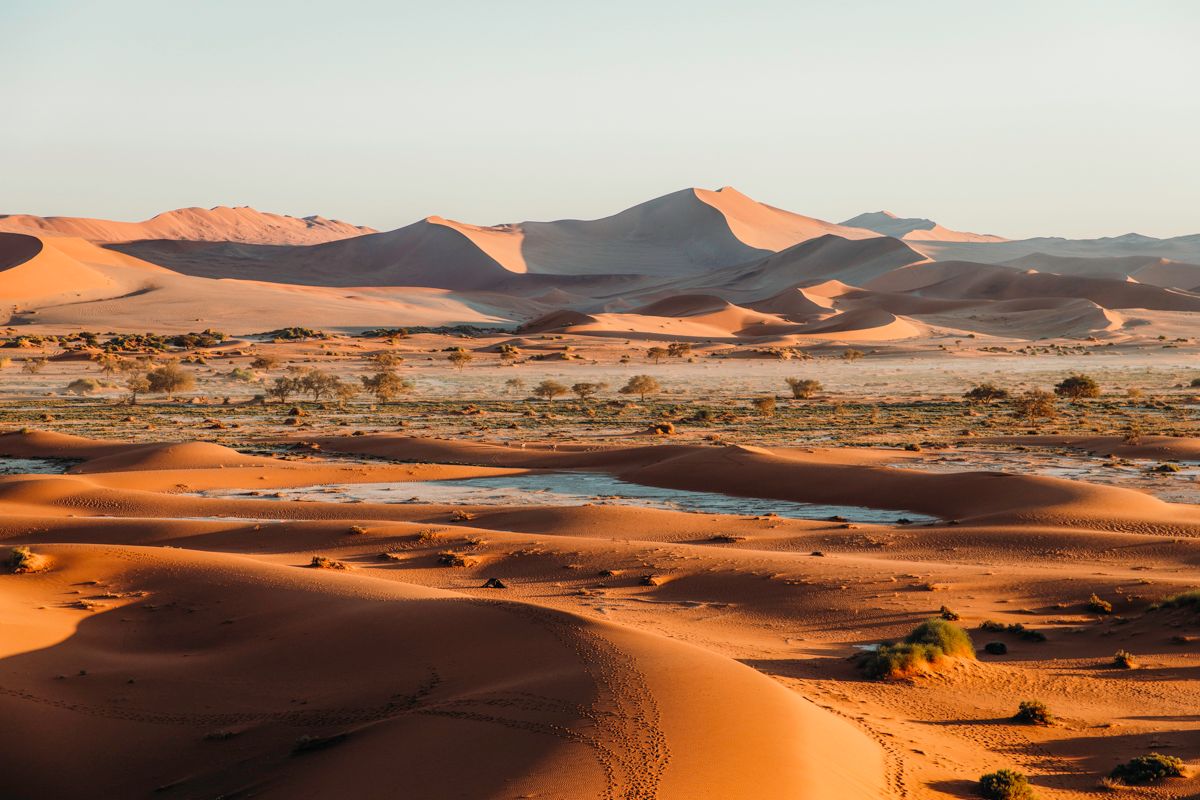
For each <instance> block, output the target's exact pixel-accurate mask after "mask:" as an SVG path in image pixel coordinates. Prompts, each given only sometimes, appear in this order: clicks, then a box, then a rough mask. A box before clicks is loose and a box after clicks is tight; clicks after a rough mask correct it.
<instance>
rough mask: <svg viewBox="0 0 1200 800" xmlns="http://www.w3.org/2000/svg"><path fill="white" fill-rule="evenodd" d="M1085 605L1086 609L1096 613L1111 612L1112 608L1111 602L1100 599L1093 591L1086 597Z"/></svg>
mask: <svg viewBox="0 0 1200 800" xmlns="http://www.w3.org/2000/svg"><path fill="white" fill-rule="evenodd" d="M1087 607H1088V611H1091V612H1093V613H1096V614H1111V613H1112V610H1113V607H1112V603H1110V602H1108V601H1107V600H1104V599H1102V598H1101V597H1100V596H1099V595H1098V594H1095V593H1094V592H1093V593H1092V596H1091V597H1089V598H1088V603H1087Z"/></svg>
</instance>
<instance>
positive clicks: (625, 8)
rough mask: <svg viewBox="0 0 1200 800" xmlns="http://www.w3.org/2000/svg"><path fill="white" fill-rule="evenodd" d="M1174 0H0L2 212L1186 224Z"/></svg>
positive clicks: (1184, 70)
mask: <svg viewBox="0 0 1200 800" xmlns="http://www.w3.org/2000/svg"><path fill="white" fill-rule="evenodd" d="M1198 42H1200V2H1191V1H1190V0H1128V2H1107V1H1106V0H1054V1H1053V2H1047V1H1046V0H1037V1H1036V2H1035V1H1032V0H1008V1H1007V2H1002V3H974V2H961V1H960V0H955V1H953V2H942V1H940V0H938V1H935V0H925V1H922V0H914V1H913V2H890V1H889V0H879V2H862V1H860V2H834V0H828V1H827V2H823V3H810V2H800V1H798V0H776V1H771V2H767V1H766V0H763V1H761V2H753V0H741V1H740V2H731V1H730V2H709V0H686V1H685V0H681V1H680V2H652V1H650V0H641V2H636V1H632V0H630V1H627V0H609V1H608V2H603V3H592V4H586V5H585V4H582V3H572V2H563V0H556V1H555V2H551V1H550V0H547V1H546V2H542V1H541V0H536V1H532V0H526V1H524V2H523V1H522V0H515V1H514V2H510V3H495V2H486V3H485V2H422V3H408V2H369V1H367V0H342V2H324V3H314V2H302V1H301V0H292V2H253V1H252V0H243V1H242V2H233V1H230V0H207V1H206V2H195V3H183V2H173V1H165V0H156V1H155V2H150V1H149V0H146V1H142V0H106V1H105V2H66V1H65V0H0V70H3V75H4V82H3V88H0V97H2V98H3V106H2V107H3V108H4V109H5V111H6V113H5V115H4V119H3V120H2V121H0V213H4V212H7V213H13V212H30V213H37V214H70V215H82V216H100V217H111V218H117V219H142V218H145V217H147V216H150V215H151V214H153V213H156V212H158V211H161V210H166V209H169V208H175V207H179V206H189V205H200V206H212V205H218V204H225V205H253V206H255V207H257V208H260V209H264V210H271V211H278V212H282V213H290V214H297V215H305V214H312V213H320V214H323V215H325V216H332V217H339V218H342V219H346V220H348V221H352V222H356V223H360V224H367V225H372V226H374V227H377V228H384V229H390V228H395V227H399V226H400V225H403V224H407V223H409V222H412V221H414V220H416V219H418V218H420V217H423V216H426V215H429V214H442V215H445V216H449V217H454V218H458V219H463V220H466V221H470V222H476V223H481V224H492V223H498V222H508V221H518V220H523V219H554V218H560V217H582V218H590V217H597V216H604V215H607V214H610V213H614V212H616V211H618V210H620V209H622V208H625V207H627V206H629V205H632V204H634V203H636V202H640V201H642V200H645V199H649V198H650V197H653V196H657V195H660V194H665V193H666V192H669V191H672V190H675V189H678V188H683V187H685V186H706V187H711V188H716V187H719V186H722V185H726V184H729V185H733V186H736V187H737V188H739V189H741V190H742V191H744V192H746V193H747V194H749V195H751V196H752V197H755V198H756V199H759V200H762V201H764V202H767V203H771V204H773V205H778V206H782V207H784V208H788V209H790V210H794V211H798V212H801V213H805V214H810V215H813V216H819V217H823V218H826V219H833V220H840V219H843V218H846V217H849V216H852V215H854V214H857V213H859V212H861V211H874V210H878V209H881V208H887V209H889V210H892V211H895V212H897V213H900V214H903V215H908V216H929V217H932V218H934V219H937V220H938V221H940V222H942V223H943V224H945V225H948V226H951V227H957V228H962V229H968V230H977V231H982V232H994V233H1000V234H1005V235H1009V236H1032V235H1049V234H1058V235H1066V236H1093V235H1112V234H1121V233H1125V232H1128V231H1131V230H1136V231H1138V232H1142V233H1146V234H1149V235H1157V236H1168V235H1178V234H1183V233H1197V232H1200V149H1198V148H1200V56H1198V55H1197V43H1198Z"/></svg>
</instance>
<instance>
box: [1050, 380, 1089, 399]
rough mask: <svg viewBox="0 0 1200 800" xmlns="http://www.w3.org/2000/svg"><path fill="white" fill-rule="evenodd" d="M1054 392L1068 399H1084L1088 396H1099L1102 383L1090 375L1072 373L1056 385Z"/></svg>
mask: <svg viewBox="0 0 1200 800" xmlns="http://www.w3.org/2000/svg"><path fill="white" fill-rule="evenodd" d="M1054 393H1055V394H1056V395H1058V396H1059V397H1065V398H1067V399H1068V400H1082V399H1084V398H1086V397H1099V396H1100V384H1098V383H1096V381H1095V380H1094V379H1092V378H1091V377H1090V376H1088V375H1071V376H1069V377H1067V378H1064V379H1063V380H1062V381H1061V382H1059V383H1058V384H1057V385H1056V386H1055V387H1054Z"/></svg>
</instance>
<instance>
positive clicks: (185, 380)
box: [146, 364, 196, 400]
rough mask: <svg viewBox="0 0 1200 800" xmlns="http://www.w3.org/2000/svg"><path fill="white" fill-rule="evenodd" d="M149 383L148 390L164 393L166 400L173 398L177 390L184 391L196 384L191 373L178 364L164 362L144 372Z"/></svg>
mask: <svg viewBox="0 0 1200 800" xmlns="http://www.w3.org/2000/svg"><path fill="white" fill-rule="evenodd" d="M146 380H147V381H149V383H150V391H151V392H153V393H155V394H165V395H166V396H167V399H168V400H171V399H174V397H175V394H176V393H177V392H185V391H187V390H188V389H191V388H192V387H193V386H195V385H196V379H195V377H194V376H193V375H192V373H190V372H188V371H187V370H185V369H184V368H183V367H181V366H179V365H178V364H164V365H163V366H161V367H158V368H157V369H152V370H150V371H149V372H148V373H146Z"/></svg>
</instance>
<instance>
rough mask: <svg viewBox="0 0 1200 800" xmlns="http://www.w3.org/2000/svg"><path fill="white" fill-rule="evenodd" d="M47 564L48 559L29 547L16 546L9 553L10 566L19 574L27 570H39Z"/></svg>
mask: <svg viewBox="0 0 1200 800" xmlns="http://www.w3.org/2000/svg"><path fill="white" fill-rule="evenodd" d="M45 565H46V559H45V558H43V557H42V556H39V555H38V554H37V553H35V552H33V551H32V550H30V549H29V548H28V547H25V546H23V545H22V546H20V547H14V548H13V549H12V552H11V553H9V554H8V568H9V569H11V570H12V571H13V572H15V573H17V574H18V575H20V574H23V573H26V572H37V571H38V570H39V569H42V568H43V567H44V566H45Z"/></svg>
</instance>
